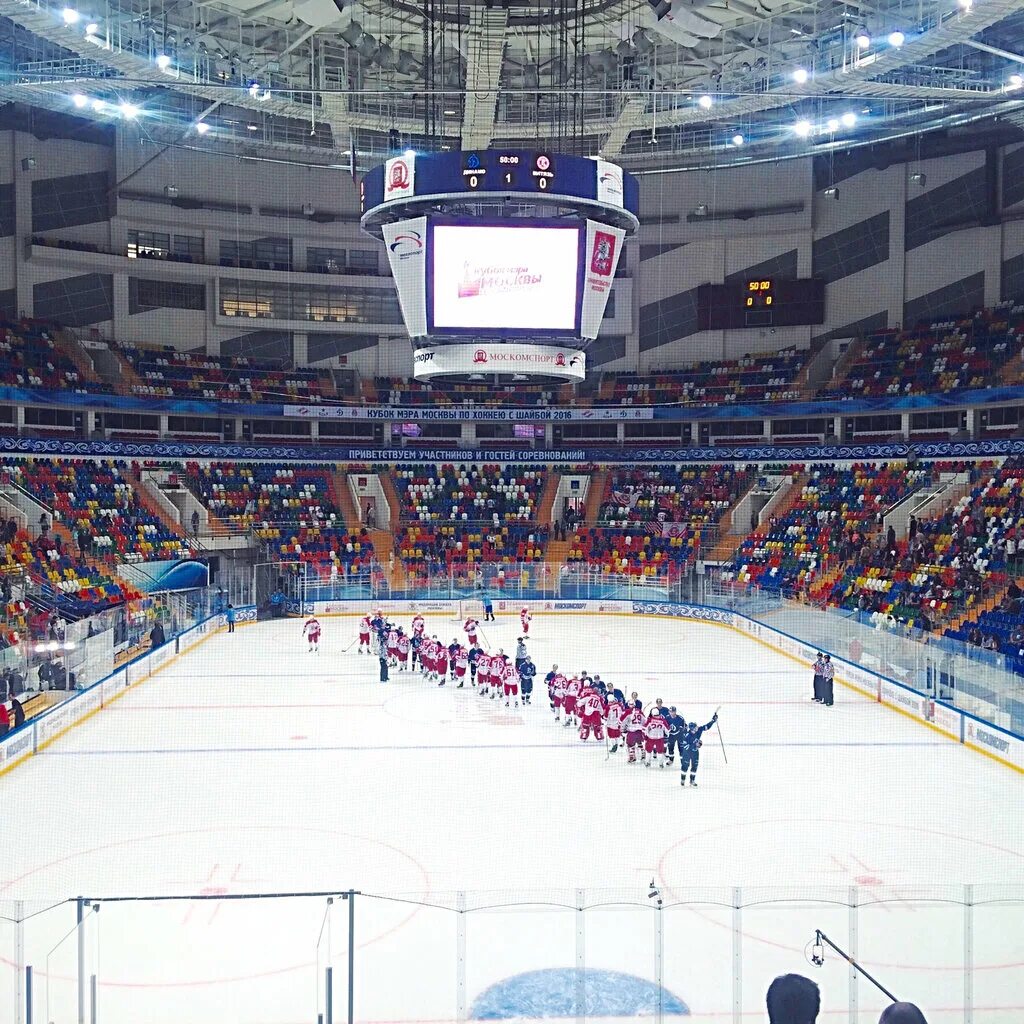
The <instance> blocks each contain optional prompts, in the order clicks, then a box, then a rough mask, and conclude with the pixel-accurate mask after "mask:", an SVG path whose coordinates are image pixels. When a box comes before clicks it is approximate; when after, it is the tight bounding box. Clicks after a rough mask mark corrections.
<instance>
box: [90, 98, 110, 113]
mask: <svg viewBox="0 0 1024 1024" xmlns="http://www.w3.org/2000/svg"><path fill="white" fill-rule="evenodd" d="M92 109H93V110H95V111H96V113H97V114H102V113H103V111H104V110H106V109H107V104H106V103H105V102H104V101H103V100H93V101H92Z"/></svg>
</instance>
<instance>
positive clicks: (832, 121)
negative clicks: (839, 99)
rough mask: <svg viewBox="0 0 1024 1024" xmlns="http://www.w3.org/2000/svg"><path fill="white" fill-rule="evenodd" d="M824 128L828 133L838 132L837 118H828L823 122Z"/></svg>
mask: <svg viewBox="0 0 1024 1024" xmlns="http://www.w3.org/2000/svg"><path fill="white" fill-rule="evenodd" d="M825 127H826V128H828V130H829V131H830V132H837V131H839V118H837V117H830V118H829V119H828V120H827V121H826V122H825Z"/></svg>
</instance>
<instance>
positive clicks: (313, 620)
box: [302, 615, 320, 654]
mask: <svg viewBox="0 0 1024 1024" xmlns="http://www.w3.org/2000/svg"><path fill="white" fill-rule="evenodd" d="M302 635H303V636H304V637H305V638H306V639H307V640H308V641H309V652H310V654H312V653H313V651H316V653H317V654H319V653H320V620H319V619H318V618H317V617H316V616H315V615H310V617H309V618H308V619H306V624H305V625H304V626H303V627H302Z"/></svg>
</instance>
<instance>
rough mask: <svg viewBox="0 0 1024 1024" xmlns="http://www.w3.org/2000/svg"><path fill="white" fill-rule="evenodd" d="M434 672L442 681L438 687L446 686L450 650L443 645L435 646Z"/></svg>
mask: <svg viewBox="0 0 1024 1024" xmlns="http://www.w3.org/2000/svg"><path fill="white" fill-rule="evenodd" d="M434 671H435V672H436V673H437V676H438V678H439V679H440V682H439V683H438V684H437V685H438V686H444V684H445V683H446V682H447V678H448V648H447V647H445V645H444V644H442V643H438V644H436V645H435V654H434Z"/></svg>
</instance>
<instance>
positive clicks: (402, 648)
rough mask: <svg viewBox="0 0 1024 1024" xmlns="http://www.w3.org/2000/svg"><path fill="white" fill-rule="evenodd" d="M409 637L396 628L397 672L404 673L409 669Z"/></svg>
mask: <svg viewBox="0 0 1024 1024" xmlns="http://www.w3.org/2000/svg"><path fill="white" fill-rule="evenodd" d="M411 646H412V645H411V643H410V641H409V637H408V636H406V634H405V632H404V631H403V629H402V627H401V626H399V627H398V643H397V644H396V649H397V651H398V671H399V672H405V671H407V670H408V668H409V649H410V647H411Z"/></svg>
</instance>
